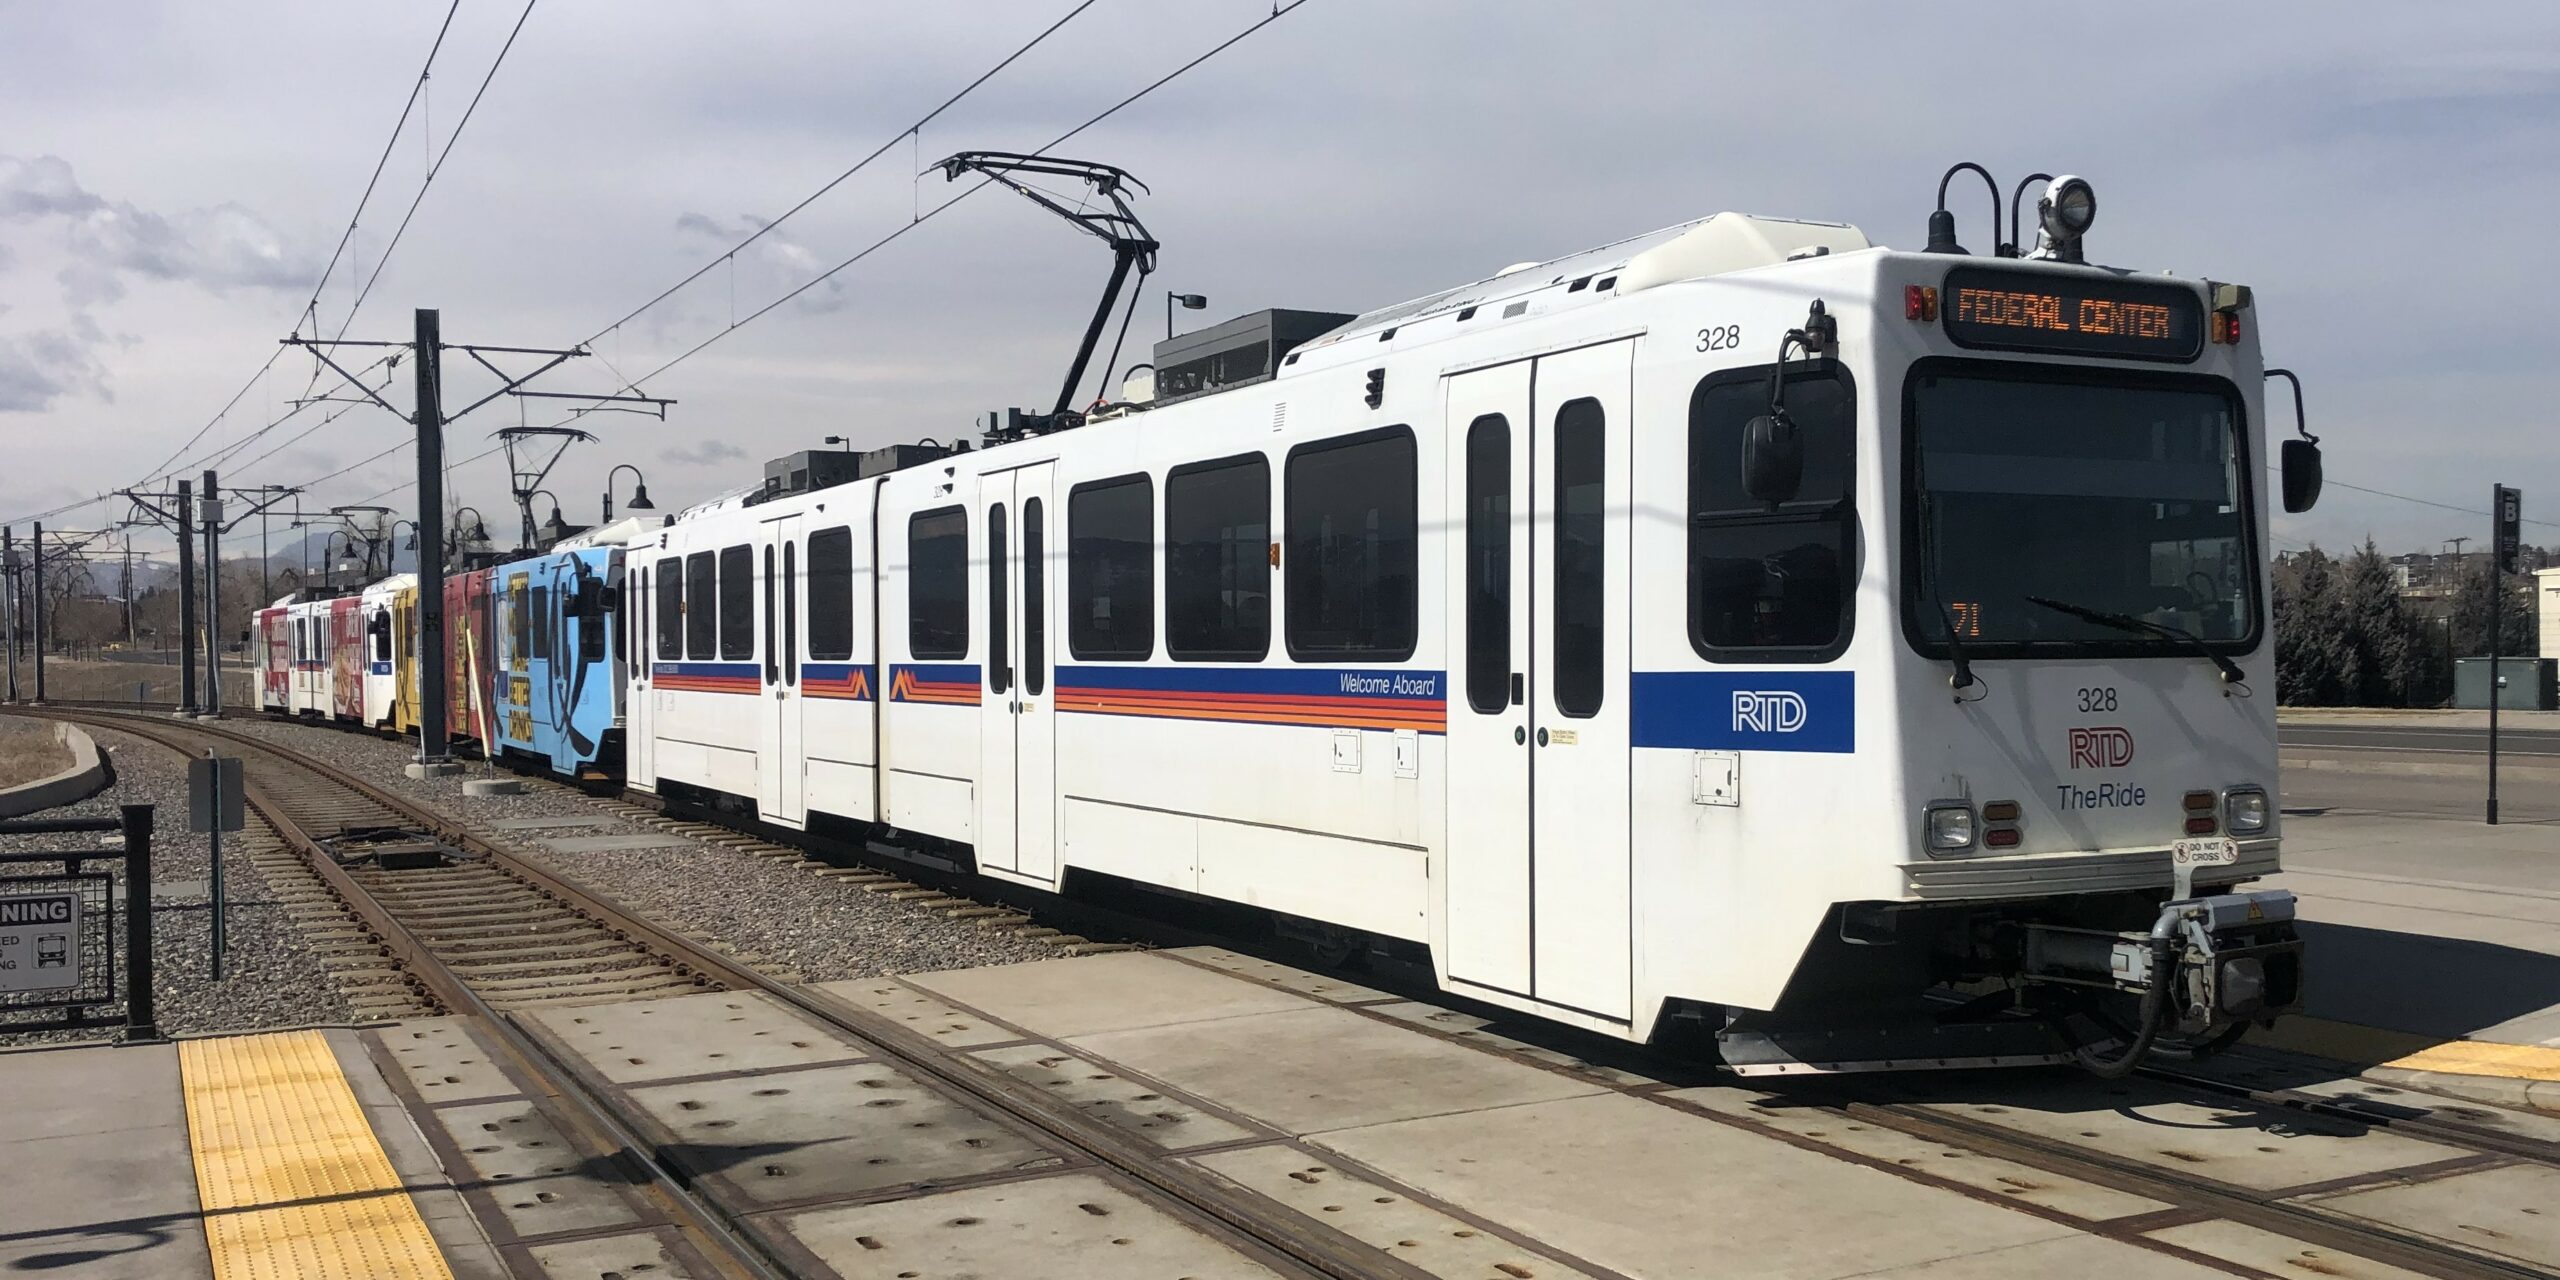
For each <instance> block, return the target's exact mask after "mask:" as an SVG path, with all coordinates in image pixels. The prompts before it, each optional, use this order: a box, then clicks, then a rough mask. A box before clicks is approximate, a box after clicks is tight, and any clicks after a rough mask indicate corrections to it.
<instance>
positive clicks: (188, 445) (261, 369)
mask: <svg viewBox="0 0 2560 1280" xmlns="http://www.w3.org/2000/svg"><path fill="white" fill-rule="evenodd" d="M461 8H462V0H453V3H452V4H451V5H450V6H448V7H447V8H446V9H445V12H444V22H443V23H442V24H441V25H439V26H438V27H437V28H436V38H435V41H434V42H433V43H432V44H430V45H428V46H427V59H426V63H425V65H423V66H421V67H420V68H419V69H418V78H417V80H416V81H415V82H413V83H412V84H411V85H410V88H409V98H408V100H407V101H406V102H403V103H402V104H401V106H400V118H399V119H398V120H396V121H394V122H393V123H392V126H391V136H390V137H389V138H386V139H384V140H383V143H382V155H381V156H380V157H379V158H377V159H376V160H375V161H374V162H373V174H372V176H370V177H368V178H366V179H365V184H364V194H363V195H361V196H358V197H357V198H356V208H355V212H353V213H351V214H349V215H347V227H346V230H345V231H343V232H340V233H339V235H338V245H337V247H336V248H335V249H333V250H331V251H330V253H329V262H328V265H326V266H324V267H322V268H321V269H320V279H319V280H318V281H316V282H314V283H313V284H312V286H311V298H310V300H309V301H307V302H305V303H303V305H302V309H301V310H300V311H297V312H295V313H294V317H295V318H294V331H295V332H297V333H299V332H301V329H302V321H303V320H304V319H305V318H306V317H307V318H310V319H311V320H312V324H313V330H314V332H313V336H314V337H317V336H318V323H319V322H318V319H317V315H318V308H319V305H320V295H321V293H322V292H324V291H325V290H327V289H328V287H329V277H330V275H331V274H332V273H334V272H335V271H336V270H337V269H338V260H339V259H340V258H342V257H344V256H345V255H346V252H347V245H348V244H349V243H350V242H351V241H353V240H354V239H355V234H356V226H357V224H358V223H360V222H362V221H363V219H364V210H365V206H366V205H367V204H368V203H370V202H371V201H372V199H373V191H374V187H375V186H376V185H377V184H379V183H380V182H381V181H382V171H383V168H384V166H386V165H388V164H390V162H391V152H392V150H393V149H394V148H395V147H397V146H398V145H399V143H400V134H401V131H402V130H404V129H406V128H407V127H408V124H409V113H410V112H411V111H414V110H416V109H417V106H418V99H419V95H420V94H421V93H423V92H424V91H425V89H426V84H427V76H428V73H429V72H431V71H432V70H434V68H435V64H436V54H437V53H439V52H440V51H442V50H443V48H444V38H445V35H446V34H447V33H448V32H450V31H452V30H453V17H454V14H455V13H457V12H459V11H460V10H461ZM283 355H284V350H283V348H281V347H279V348H275V349H273V350H270V351H269V352H268V353H267V358H266V360H265V362H264V363H262V364H260V365H259V366H258V371H257V372H256V373H253V374H250V375H249V380H248V381H247V382H244V383H242V384H241V385H240V389H239V390H238V391H235V392H233V393H232V395H231V398H230V399H229V400H226V401H224V402H223V405H222V408H220V409H218V410H216V411H215V412H214V415H213V416H212V417H210V418H207V419H205V423H204V425H203V426H201V427H198V428H196V430H195V434H193V435H190V436H188V437H187V439H186V442H185V443H183V444H181V445H179V446H178V447H177V448H176V449H174V450H171V451H170V453H169V456H168V457H166V458H163V459H161V460H160V464H159V465H158V466H155V467H153V468H152V469H151V471H150V473H149V474H148V475H147V476H146V477H145V478H144V483H146V484H148V483H150V482H152V481H155V480H161V479H165V478H167V477H169V476H171V475H174V474H176V473H177V472H178V471H181V470H184V469H185V467H184V465H182V464H179V463H178V461H177V460H178V459H179V458H181V457H183V456H185V454H186V452H187V450H189V449H193V448H195V447H196V442H197V441H200V440H202V439H204V437H205V435H206V433H208V432H210V431H212V430H213V428H214V427H215V426H216V425H218V424H220V423H221V422H222V420H223V419H224V418H226V417H228V416H230V414H231V410H232V409H233V408H235V407H237V406H238V405H239V403H240V400H241V398H242V397H244V396H246V395H248V394H249V390H250V388H252V387H255V386H257V385H258V380H259V379H261V378H264V377H266V376H267V374H268V372H269V371H270V370H272V369H274V368H275V365H276V361H277V360H279V359H281V358H282V357H283ZM313 381H314V382H315V383H316V382H317V381H318V379H317V378H316V377H315V378H314V379H313Z"/></svg>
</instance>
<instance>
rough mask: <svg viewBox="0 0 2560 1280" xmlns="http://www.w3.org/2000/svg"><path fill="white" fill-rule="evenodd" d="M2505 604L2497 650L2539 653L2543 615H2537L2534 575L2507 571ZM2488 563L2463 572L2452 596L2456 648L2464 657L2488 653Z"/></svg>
mask: <svg viewBox="0 0 2560 1280" xmlns="http://www.w3.org/2000/svg"><path fill="white" fill-rule="evenodd" d="M2506 579H2507V589H2506V593H2505V598H2504V599H2503V600H2502V601H2501V602H2500V603H2501V605H2502V606H2503V608H2502V612H2503V613H2504V614H2505V618H2506V625H2505V626H2504V627H2503V628H2502V629H2501V630H2500V631H2499V633H2498V652H2499V653H2501V654H2504V655H2506V656H2508V657H2515V656H2519V655H2525V654H2535V653H2540V652H2541V651H2542V649H2541V619H2540V618H2538V617H2536V616H2535V615H2534V609H2533V589H2532V583H2533V579H2532V578H2530V577H2519V575H2516V574H2512V573H2511V574H2508V575H2506ZM2489 592H2490V587H2489V567H2488V566H2487V565H2485V564H2484V565H2481V566H2479V567H2478V568H2476V569H2474V570H2473V571H2472V572H2470V573H2468V574H2465V575H2463V579H2462V586H2461V588H2460V590H2458V591H2456V592H2455V593H2454V597H2453V651H2454V652H2455V653H2456V654H2458V655H2460V656H2462V657H2465V658H2485V657H2487V656H2489Z"/></svg>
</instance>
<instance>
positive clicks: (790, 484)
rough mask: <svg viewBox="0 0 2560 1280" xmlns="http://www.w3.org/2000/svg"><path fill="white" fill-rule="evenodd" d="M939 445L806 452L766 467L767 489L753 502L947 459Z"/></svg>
mask: <svg viewBox="0 0 2560 1280" xmlns="http://www.w3.org/2000/svg"><path fill="white" fill-rule="evenodd" d="M951 452H952V450H951V449H949V448H947V447H945V446H943V445H940V444H929V443H919V444H893V445H886V446H883V447H881V448H878V449H866V450H864V451H863V452H861V453H853V452H850V451H847V450H841V449H803V450H801V451H800V452H798V453H790V454H784V455H783V456H781V457H779V458H775V459H774V460H772V461H771V462H768V463H766V464H764V488H763V489H762V490H760V491H758V492H757V493H756V494H755V495H754V497H753V498H751V499H750V501H754V502H769V501H771V500H773V499H775V498H779V497H783V496H784V495H786V494H794V493H811V492H815V491H816V490H819V489H832V488H834V487H836V486H837V485H840V484H851V483H852V482H854V481H856V480H868V479H870V478H871V477H873V476H884V475H887V474H889V473H890V472H892V471H898V470H903V469H905V468H907V467H914V466H921V465H923V464H925V463H928V462H931V461H933V460H934V459H936V458H941V457H946V456H948V455H949V454H950V453H951Z"/></svg>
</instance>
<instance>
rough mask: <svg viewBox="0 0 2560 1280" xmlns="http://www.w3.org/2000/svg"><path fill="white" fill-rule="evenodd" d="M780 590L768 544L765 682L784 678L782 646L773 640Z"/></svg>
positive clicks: (766, 555)
mask: <svg viewBox="0 0 2560 1280" xmlns="http://www.w3.org/2000/svg"><path fill="white" fill-rule="evenodd" d="M780 590H781V586H780V584H778V583H776V582H775V581H774V579H773V547H772V545H771V544H767V545H766V547H765V549H764V682H765V683H766V684H775V683H779V682H780V681H781V679H782V666H781V661H780V659H781V654H782V646H780V645H778V644H775V643H774V642H773V598H774V595H775V594H776V593H777V592H779V591H780Z"/></svg>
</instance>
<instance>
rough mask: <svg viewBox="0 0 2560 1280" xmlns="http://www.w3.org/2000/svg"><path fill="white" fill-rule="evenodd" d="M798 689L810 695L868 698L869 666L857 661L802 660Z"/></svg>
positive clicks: (869, 699)
mask: <svg viewBox="0 0 2560 1280" xmlns="http://www.w3.org/2000/svg"><path fill="white" fill-rule="evenodd" d="M800 693H801V695H802V696H803V697H810V698H829V699H833V700H836V701H841V702H869V701H871V668H870V667H868V666H865V665H863V664H861V663H857V662H804V663H801V664H800Z"/></svg>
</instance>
